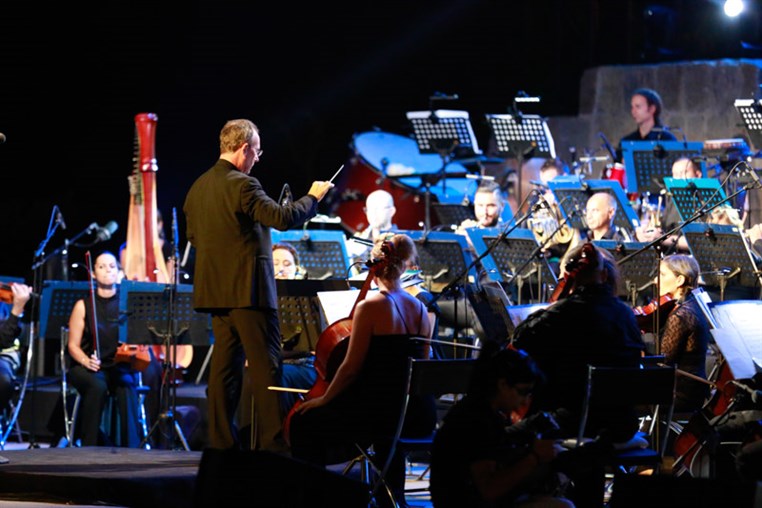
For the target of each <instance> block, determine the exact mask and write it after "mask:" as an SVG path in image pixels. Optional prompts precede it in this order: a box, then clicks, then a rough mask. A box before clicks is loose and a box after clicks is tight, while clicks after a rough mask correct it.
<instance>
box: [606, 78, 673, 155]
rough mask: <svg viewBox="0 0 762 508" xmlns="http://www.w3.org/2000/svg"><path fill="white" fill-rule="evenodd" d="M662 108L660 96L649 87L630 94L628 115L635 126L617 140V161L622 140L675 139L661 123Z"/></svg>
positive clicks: (620, 153) (620, 152)
mask: <svg viewBox="0 0 762 508" xmlns="http://www.w3.org/2000/svg"><path fill="white" fill-rule="evenodd" d="M663 109H664V105H663V102H662V100H661V96H660V95H659V94H658V93H657V92H656V90H652V89H650V88H638V89H636V90H634V91H633V92H632V94H631V95H630V115H631V116H632V119H633V120H635V124H636V125H637V128H636V129H635V130H634V131H633V132H631V133H629V134H627V135H626V136H623V137H622V139H620V140H619V145H618V146H617V149H616V158H617V161H618V162H623V161H622V142H623V141H676V140H677V138H676V137H675V136H674V134H672V133H671V132H669V130H667V129H666V127H665V126H664V125H663V124H662V123H661V113H662V110H663Z"/></svg>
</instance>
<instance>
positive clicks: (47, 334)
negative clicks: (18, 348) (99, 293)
mask: <svg viewBox="0 0 762 508" xmlns="http://www.w3.org/2000/svg"><path fill="white" fill-rule="evenodd" d="M89 293H90V283H89V282H87V281H75V282H69V281H57V280H46V281H44V282H43V283H42V305H41V307H40V337H41V338H43V339H60V338H61V327H68V326H69V318H70V317H71V310H72V309H73V308H74V304H75V303H77V300H82V299H87V295H88V294H89Z"/></svg>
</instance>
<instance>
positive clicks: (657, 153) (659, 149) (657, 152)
mask: <svg viewBox="0 0 762 508" xmlns="http://www.w3.org/2000/svg"><path fill="white" fill-rule="evenodd" d="M651 130H653V129H651ZM666 156H667V151H666V150H665V149H664V147H663V146H661V145H659V144H657V145H656V146H655V147H654V157H656V158H657V159H663V158H665V157H666Z"/></svg>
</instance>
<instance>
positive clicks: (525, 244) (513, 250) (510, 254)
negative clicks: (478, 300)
mask: <svg viewBox="0 0 762 508" xmlns="http://www.w3.org/2000/svg"><path fill="white" fill-rule="evenodd" d="M466 232H467V233H468V236H469V238H470V239H471V243H472V244H473V246H474V250H476V253H477V255H479V256H481V255H482V254H483V253H484V252H485V251H486V250H487V249H488V248H490V246H491V245H492V244H493V242H495V241H496V239H497V237H498V236H499V235H500V229H498V228H470V229H467V230H466ZM482 265H483V266H484V268H485V270H487V274H488V275H489V277H490V278H491V279H493V280H497V281H505V282H508V283H510V284H513V283H516V289H517V296H518V298H516V301H517V302H518V303H519V304H521V296H522V293H523V291H522V287H523V285H524V283H525V282H526V281H528V282H529V283H530V284H537V286H538V292H537V298H538V299H542V297H541V295H542V287H543V286H545V287H547V286H553V287H555V285H556V284H557V283H558V279H556V274H555V273H554V272H553V269H552V268H551V267H550V264H549V263H548V260H547V258H546V257H545V256H543V255H542V253H541V252H540V249H539V243H538V242H537V239H536V238H535V236H534V233H532V231H530V230H529V229H526V228H517V229H515V230H513V231H512V232H511V233H509V234H508V235H507V236H506V237H505V238H503V240H502V241H501V242H500V243H498V244H497V245H495V246H494V248H493V250H492V251H491V252H490V253H489V254H487V255H486V256H484V258H483V259H482Z"/></svg>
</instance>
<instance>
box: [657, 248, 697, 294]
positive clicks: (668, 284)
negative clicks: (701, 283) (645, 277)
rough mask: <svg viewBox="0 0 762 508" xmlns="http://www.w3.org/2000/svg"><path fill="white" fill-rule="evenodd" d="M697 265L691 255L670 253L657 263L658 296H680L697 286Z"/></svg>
mask: <svg viewBox="0 0 762 508" xmlns="http://www.w3.org/2000/svg"><path fill="white" fill-rule="evenodd" d="M699 274H700V270H699V265H698V262H697V261H696V259H695V258H694V257H693V256H690V255H687V254H671V255H669V256H665V257H664V258H663V259H662V260H661V263H660V264H659V279H660V280H659V296H664V295H666V294H670V295H672V297H673V298H681V297H683V296H685V295H686V294H688V293H689V292H690V291H691V290H693V289H696V288H697V287H698V279H699Z"/></svg>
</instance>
